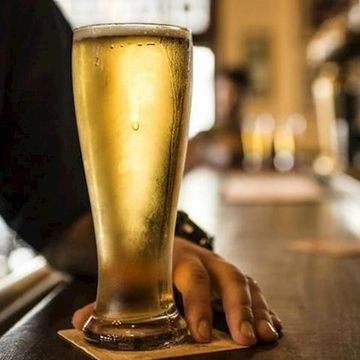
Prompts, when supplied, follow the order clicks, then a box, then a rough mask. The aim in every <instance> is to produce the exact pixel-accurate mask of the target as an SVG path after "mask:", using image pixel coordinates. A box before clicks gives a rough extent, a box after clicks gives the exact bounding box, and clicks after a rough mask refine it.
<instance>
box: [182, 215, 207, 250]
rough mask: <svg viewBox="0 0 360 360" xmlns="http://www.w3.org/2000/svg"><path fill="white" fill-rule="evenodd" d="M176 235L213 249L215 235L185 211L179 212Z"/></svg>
mask: <svg viewBox="0 0 360 360" xmlns="http://www.w3.org/2000/svg"><path fill="white" fill-rule="evenodd" d="M175 235H177V236H180V237H181V238H184V239H186V240H188V241H190V242H192V243H194V244H196V245H199V246H201V247H203V248H205V249H208V250H213V244H214V237H213V236H210V235H209V234H208V233H206V232H205V231H204V230H203V229H201V228H200V227H199V226H198V225H196V224H195V223H194V222H193V221H192V220H191V219H190V218H189V216H188V215H187V214H186V213H185V212H183V211H178V212H177V217H176V227H175Z"/></svg>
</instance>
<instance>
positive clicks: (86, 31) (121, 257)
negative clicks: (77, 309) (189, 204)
mask: <svg viewBox="0 0 360 360" xmlns="http://www.w3.org/2000/svg"><path fill="white" fill-rule="evenodd" d="M191 59H192V40H191V34H190V32H189V30H187V29H185V28H180V27H175V26H167V25H153V24H115V25H94V26H88V27H82V28H78V29H76V30H75V32H74V43H73V81H74V95H75V106H76V117H77V125H78V130H79V136H80V143H81V151H82V157H83V162H84V167H85V173H86V180H87V185H88V189H89V194H90V201H91V208H92V214H93V219H94V225H95V234H96V241H97V252H98V267H99V273H98V276H99V278H98V289H97V298H96V306H95V310H94V312H93V314H92V316H91V318H90V319H89V320H88V321H87V323H86V325H85V326H84V329H83V331H84V334H85V338H86V339H87V340H88V341H90V342H94V343H97V344H98V345H100V346H105V347H111V348H117V349H128V350H139V349H151V348H156V347H162V346H168V345H170V344H175V343H178V342H180V341H182V340H183V339H184V338H185V336H186V333H187V330H186V325H185V322H184V320H183V319H182V318H181V317H180V316H179V314H178V311H177V309H176V307H175V304H174V299H173V293H172V249H173V239H174V228H175V218H176V208H177V200H178V193H179V187H180V181H181V177H182V172H183V165H184V158H185V151H186V143H187V132H188V123H189V110H190V109H189V108H190V97H191V83H192V70H191V69H192V66H191ZM84 251H86V249H84Z"/></svg>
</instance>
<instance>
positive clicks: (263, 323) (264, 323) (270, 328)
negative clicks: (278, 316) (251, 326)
mask: <svg viewBox="0 0 360 360" xmlns="http://www.w3.org/2000/svg"><path fill="white" fill-rule="evenodd" d="M259 326H260V327H262V328H263V329H264V330H265V331H267V332H271V333H272V334H273V336H275V337H276V338H279V334H278V332H277V331H276V330H275V328H274V326H273V325H272V324H271V323H270V322H269V321H267V320H261V321H260V324H259Z"/></svg>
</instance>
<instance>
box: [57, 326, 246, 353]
mask: <svg viewBox="0 0 360 360" xmlns="http://www.w3.org/2000/svg"><path fill="white" fill-rule="evenodd" d="M58 334H59V335H60V336H61V337H62V338H64V339H65V340H66V341H68V342H70V343H71V344H72V345H74V346H75V347H77V348H79V349H80V350H81V351H83V352H84V353H86V354H87V355H90V356H91V357H93V358H94V359H97V360H120V359H121V360H135V359H136V360H137V359H139V360H150V359H167V358H175V357H179V356H186V355H197V354H204V353H211V352H219V351H228V350H235V349H244V348H246V346H241V345H237V344H235V343H234V342H233V341H232V340H231V338H230V336H229V335H227V334H225V333H223V332H220V331H218V330H213V339H212V341H211V342H210V343H209V344H198V343H193V342H191V340H190V341H188V342H185V343H183V344H180V345H176V346H173V347H170V348H166V349H160V350H150V351H117V350H106V349H103V348H99V347H96V346H94V345H92V344H90V343H88V342H87V341H86V340H85V339H84V336H83V333H82V332H81V331H79V330H75V329H68V330H60V331H59V332H58Z"/></svg>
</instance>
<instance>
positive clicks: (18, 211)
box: [0, 0, 89, 249]
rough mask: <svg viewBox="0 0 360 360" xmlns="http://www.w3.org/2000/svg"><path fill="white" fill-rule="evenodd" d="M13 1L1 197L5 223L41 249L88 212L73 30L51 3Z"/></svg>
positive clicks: (2, 147) (45, 0)
mask: <svg viewBox="0 0 360 360" xmlns="http://www.w3.org/2000/svg"><path fill="white" fill-rule="evenodd" d="M11 3H12V4H13V9H15V10H16V12H15V13H16V16H14V19H15V21H14V22H13V29H15V30H14V31H13V33H12V37H13V41H12V42H11V44H12V49H11V69H10V70H9V73H8V75H7V80H6V81H7V82H6V87H5V95H4V98H5V101H4V106H3V111H2V121H3V126H2V134H1V138H2V141H1V145H0V146H1V159H0V161H1V163H0V169H1V180H0V181H1V195H2V199H3V202H5V203H6V204H7V205H6V206H7V211H6V212H5V214H4V215H5V220H7V222H8V224H9V225H10V226H11V227H12V228H13V229H14V230H15V231H17V232H18V233H19V234H20V236H22V237H23V238H24V240H25V241H27V242H28V243H29V244H31V245H33V246H34V247H35V248H37V249H41V248H43V247H44V246H46V245H47V243H46V241H48V240H49V239H50V238H51V237H53V236H54V235H57V234H59V233H60V232H61V231H63V230H64V229H65V228H66V227H67V226H69V225H70V224H71V223H72V222H74V221H75V220H76V219H77V218H78V217H79V216H81V215H82V214H83V213H84V212H86V211H88V210H89V201H88V195H87V190H86V185H85V179H84V172H83V167H82V162H81V155H80V148H79V142H78V137H77V129H76V122H75V116H74V104H73V95H72V82H71V43H72V31H71V29H70V27H69V25H68V24H67V23H66V21H65V19H64V18H63V16H62V14H61V13H60V11H59V10H58V8H57V7H56V6H55V4H54V3H53V2H52V1H50V0H23V1H20V0H12V2H11ZM4 124H5V125H4Z"/></svg>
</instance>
